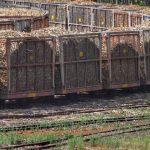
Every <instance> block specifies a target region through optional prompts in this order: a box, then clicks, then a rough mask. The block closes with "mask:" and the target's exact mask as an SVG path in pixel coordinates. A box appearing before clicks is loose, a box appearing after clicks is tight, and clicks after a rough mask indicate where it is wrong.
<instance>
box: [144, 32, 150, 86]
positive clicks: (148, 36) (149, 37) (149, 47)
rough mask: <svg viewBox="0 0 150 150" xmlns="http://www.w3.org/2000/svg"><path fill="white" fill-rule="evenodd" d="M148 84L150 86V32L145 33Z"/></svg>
mask: <svg viewBox="0 0 150 150" xmlns="http://www.w3.org/2000/svg"><path fill="white" fill-rule="evenodd" d="M143 40H144V58H145V64H144V66H145V69H146V70H145V71H146V83H147V84H150V30H144V31H143Z"/></svg>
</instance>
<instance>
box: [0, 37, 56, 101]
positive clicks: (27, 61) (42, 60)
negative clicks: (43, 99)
mask: <svg viewBox="0 0 150 150" xmlns="http://www.w3.org/2000/svg"><path fill="white" fill-rule="evenodd" d="M7 45H8V46H7V54H8V55H7V68H8V73H7V75H8V83H7V91H8V92H7V94H6V95H4V94H3V95H2V96H3V97H7V98H10V99H11V98H23V97H24V98H26V97H36V96H46V95H53V94H54V62H55V57H54V56H55V42H54V39H53V38H43V39H42V38H41V39H36V38H21V39H9V41H8V42H7Z"/></svg>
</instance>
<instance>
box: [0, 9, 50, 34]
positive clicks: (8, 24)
mask: <svg viewBox="0 0 150 150" xmlns="http://www.w3.org/2000/svg"><path fill="white" fill-rule="evenodd" d="M3 9H4V8H3ZM0 19H1V21H0V30H9V29H12V30H16V31H24V32H30V31H32V30H39V29H41V28H45V27H48V26H49V17H48V14H47V13H43V15H42V16H0Z"/></svg>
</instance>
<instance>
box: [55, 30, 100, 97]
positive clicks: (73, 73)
mask: <svg viewBox="0 0 150 150" xmlns="http://www.w3.org/2000/svg"><path fill="white" fill-rule="evenodd" d="M59 40H60V72H61V84H62V85H61V89H60V90H59V92H58V93H60V94H67V93H79V92H83V91H94V90H99V89H101V88H102V87H101V44H100V43H101V35H100V33H93V34H81V35H68V36H61V37H60V39H59ZM57 88H60V87H56V89H57Z"/></svg>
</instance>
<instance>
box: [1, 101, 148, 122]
mask: <svg viewBox="0 0 150 150" xmlns="http://www.w3.org/2000/svg"><path fill="white" fill-rule="evenodd" d="M148 107H150V104H144V105H127V106H113V107H101V108H99V109H84V110H83V109H78V110H67V111H57V112H50V113H47V114H21V115H20V114H6V115H0V119H22V118H23V119H25V118H43V117H51V116H61V115H70V114H87V113H95V112H104V111H110V110H113V109H115V110H116V109H136V108H137V109H138V108H148Z"/></svg>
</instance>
